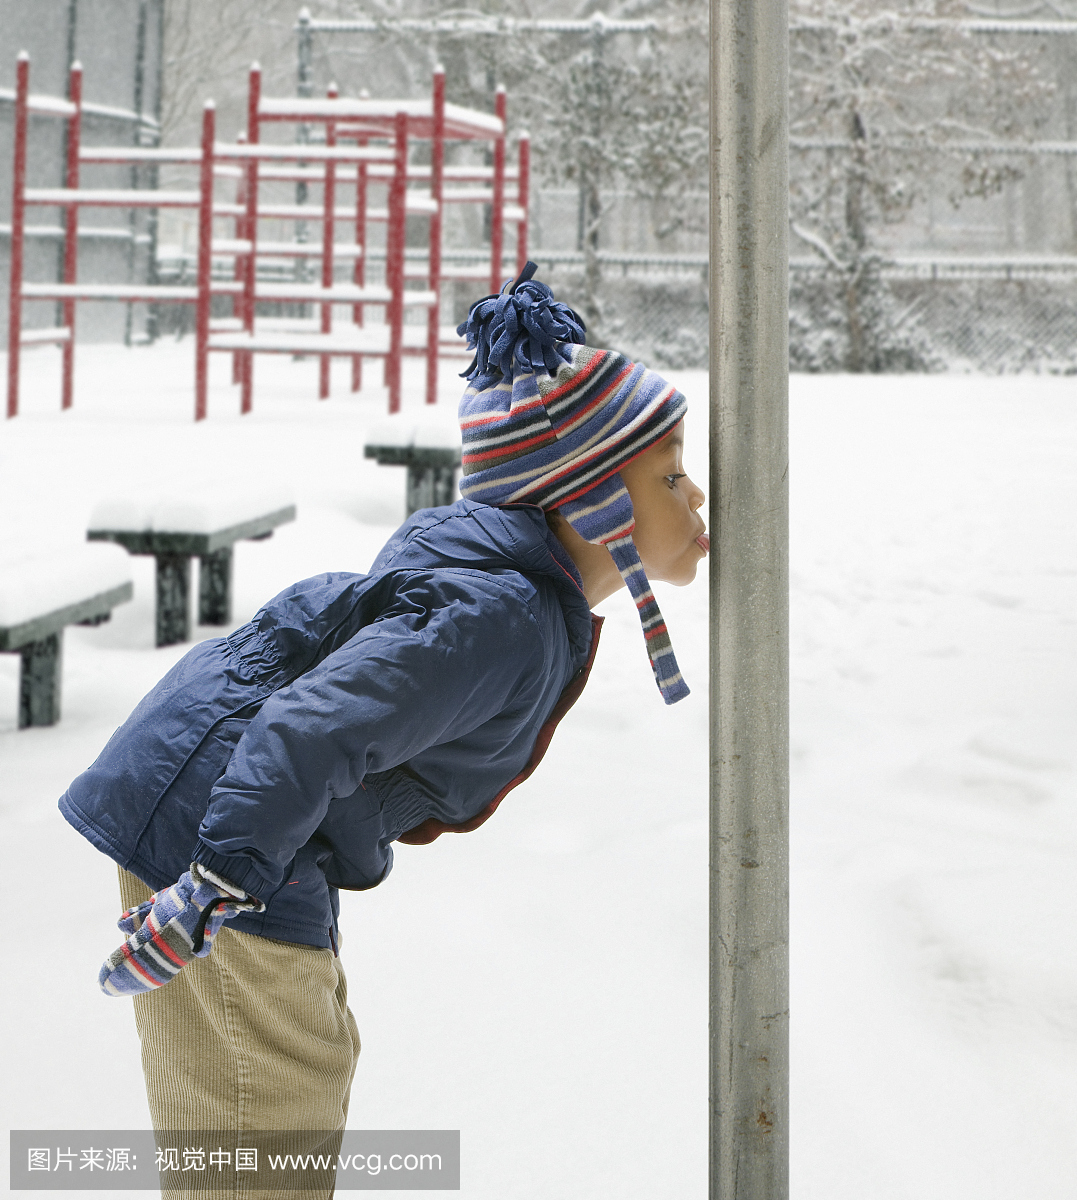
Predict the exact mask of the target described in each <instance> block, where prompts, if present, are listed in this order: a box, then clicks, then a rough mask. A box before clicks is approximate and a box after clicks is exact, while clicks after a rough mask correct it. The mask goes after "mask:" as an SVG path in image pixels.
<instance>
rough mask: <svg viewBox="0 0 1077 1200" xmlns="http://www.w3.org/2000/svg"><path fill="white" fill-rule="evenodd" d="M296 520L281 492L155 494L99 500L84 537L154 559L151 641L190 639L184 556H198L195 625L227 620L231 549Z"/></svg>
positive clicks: (187, 567)
mask: <svg viewBox="0 0 1077 1200" xmlns="http://www.w3.org/2000/svg"><path fill="white" fill-rule="evenodd" d="M294 520H295V505H294V504H293V503H292V502H291V500H290V498H289V497H287V496H284V495H282V494H280V493H265V492H263V493H258V494H250V493H248V494H243V493H239V492H226V491H221V492H218V493H215V494H213V495H212V496H208V497H205V498H197V499H191V498H189V497H184V496H171V495H160V496H152V497H142V498H139V499H130V498H117V499H108V500H103V501H101V502H100V503H98V505H97V506H96V507H95V508H94V510H93V513H92V515H91V517H90V528H89V530H88V531H87V533H86V536H87V538H88V539H89V540H90V541H105V542H116V543H118V544H119V545H120V546H123V547H124V549H126V550H127V551H128V553H130V554H152V555H153V556H154V558H155V559H156V560H157V572H156V574H157V588H156V590H157V610H156V612H157V615H156V644H157V645H158V646H171V645H173V644H175V643H176V642H185V641H187V639H188V638H189V637H190V616H189V605H188V594H189V591H190V560H191V558H192V557H195V556H197V557H198V559H199V563H200V568H199V576H198V622H199V624H200V625H227V624H228V623H229V621H231V619H232V547H233V546H234V545H235V543H236V542H238V541H241V540H251V541H257V540H260V539H261V538H267V537H270V536H271V535H272V533H273V530H274V529H275V528H276V527H277V526H278V525H283V524H285V523H286V522H287V521H294Z"/></svg>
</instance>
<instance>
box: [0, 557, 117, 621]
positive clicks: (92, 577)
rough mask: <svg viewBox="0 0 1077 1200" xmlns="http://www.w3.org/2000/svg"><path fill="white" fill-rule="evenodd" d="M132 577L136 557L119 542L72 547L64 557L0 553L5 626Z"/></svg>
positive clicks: (1, 617)
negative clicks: (4, 554) (133, 557)
mask: <svg viewBox="0 0 1077 1200" xmlns="http://www.w3.org/2000/svg"><path fill="white" fill-rule="evenodd" d="M130 582H131V559H130V556H129V555H128V553H127V551H126V550H123V549H121V548H120V547H119V546H107V545H101V546H78V545H76V546H73V547H71V548H70V549H69V550H67V551H66V553H64V554H63V556H62V557H56V556H52V557H47V558H46V557H41V556H39V555H33V554H24V555H23V556H21V557H18V558H10V559H8V558H0V625H6V626H8V627H10V626H13V625H21V624H22V623H23V622H24V621H29V620H32V619H33V618H35V617H43V616H46V615H48V614H49V613H54V612H57V611H58V610H59V609H61V608H67V607H68V606H69V605H71V604H78V603H79V602H80V601H82V600H90V599H92V598H93V597H94V596H100V595H101V594H102V593H103V592H108V591H111V590H112V589H113V588H116V587H121V586H122V585H123V584H125V583H130Z"/></svg>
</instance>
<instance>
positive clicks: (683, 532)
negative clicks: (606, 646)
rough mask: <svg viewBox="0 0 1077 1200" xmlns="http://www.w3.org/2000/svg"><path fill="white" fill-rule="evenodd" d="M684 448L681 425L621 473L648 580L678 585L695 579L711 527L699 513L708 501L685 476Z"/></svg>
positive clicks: (634, 535)
mask: <svg viewBox="0 0 1077 1200" xmlns="http://www.w3.org/2000/svg"><path fill="white" fill-rule="evenodd" d="M683 450H684V422H683V421H682V422H681V423H680V424H679V425H678V426H677V427H676V428H675V429H674V430H673V431H672V432H671V433H669V434H667V435H666V436H665V437H664V438H663V439H662V440H661V441H660V442H656V443H655V444H654V445H653V446H652V447H651V448H650V449H649V450H645V451H644V452H643V453H642V454H641V455H640V456H639V457H638V458H634V459H633V460H632V461H631V462H630V463H629V464H628V465H627V466H624V467H622V468H621V470H620V472H619V474H620V476H621V479H622V480H623V481H624V485H625V487H626V488H627V489H628V494H629V495H630V496H631V497H632V511H633V512H634V514H635V517H636V528H635V530H634V531H633V534H632V540H633V541H634V542H635V543H636V549H637V550H638V551H639V556H640V560H641V561H642V563H643V569H644V570H645V571H646V572H647V578H648V579H650V580H652V581H653V580H655V579H661V580H664V581H665V582H666V583H675V584H677V585H678V586H683V585H684V584H686V583H691V582H692V580H693V579H695V577H696V567H698V566H699V563H700V560H701V559H703V558H706V556H707V548H708V545H709V543H708V541H707V538H706V536H705V534H704V532H703V531H704V530H705V529H706V523H705V522H704V520H703V518H702V517H701V516H700V515H699V512H698V510H699V509H700V508H701V507H702V505H703V501H704V499H705V497H704V495H703V492H702V491H701V490H700V489H699V488H698V487H696V485H695V484H694V483H693V482H692V481H691V480H690V479H689V478H688V476H687V475H686V474H685V473H684V467H683V466H682V465H681V455H682V452H683ZM701 538H702V540H700V539H701Z"/></svg>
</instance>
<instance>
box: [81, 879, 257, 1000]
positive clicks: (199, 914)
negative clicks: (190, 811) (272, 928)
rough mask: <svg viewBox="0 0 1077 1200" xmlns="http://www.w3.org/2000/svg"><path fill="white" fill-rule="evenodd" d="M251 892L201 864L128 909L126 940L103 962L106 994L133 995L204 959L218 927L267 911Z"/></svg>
mask: <svg viewBox="0 0 1077 1200" xmlns="http://www.w3.org/2000/svg"><path fill="white" fill-rule="evenodd" d="M264 911H265V905H264V904H263V903H262V902H261V900H256V899H255V898H254V897H253V896H249V895H247V893H246V892H245V891H243V889H242V888H238V887H236V886H235V885H234V884H231V883H229V882H228V881H227V880H226V879H222V878H221V877H220V876H219V875H215V874H214V873H213V872H212V871H209V870H207V869H206V868H205V867H202V866H199V864H198V863H191V869H190V870H189V871H187V872H185V873H184V874H183V875H182V876H181V877H180V879H179V881H178V882H177V883H174V884H173V885H172V886H171V887H170V888H166V889H165V890H163V891H160V892H155V893H154V894H153V895H152V896H151V897H150V898H149V900H146V901H144V902H143V903H142V904H140V905H138V906H137V908H129V909H128V910H127V911H126V912H125V913H124V914H123V916H122V917H120V920H119V927H120V929H121V930H123V932H124V933H126V934H128V935H129V936H128V938H127V940H126V941H125V942H124V943H123V945H122V946H120V947H119V949H117V950H114V951H113V952H112V954H110V955H109V956H108V958H107V959H106V960H105V964H104V966H103V967H102V968H101V973H100V975H99V976H98V978H97V981H98V983H99V984H100V985H101V990H102V991H103V992H104V993H105V995H106V996H135V995H137V994H138V993H139V992H151V991H153V989H154V988H159V987H163V986H164V985H165V984H166V983H168V982H169V981H170V980H172V979H173V978H175V976H176V975H178V974H179V972H180V970H181V969H182V968H183V967H185V966H186V965H187V964H188V963H189V962H190V961H191V959H192V958H205V956H206V955H207V954H208V953H209V952H210V950H212V949H213V939H214V938H215V937H216V936H217V931H218V930H219V929H220V928H221V926H222V925H223V924H224V922H225V921H226V920H227V919H228V918H229V917H234V916H235V915H236V914H237V913H240V912H264Z"/></svg>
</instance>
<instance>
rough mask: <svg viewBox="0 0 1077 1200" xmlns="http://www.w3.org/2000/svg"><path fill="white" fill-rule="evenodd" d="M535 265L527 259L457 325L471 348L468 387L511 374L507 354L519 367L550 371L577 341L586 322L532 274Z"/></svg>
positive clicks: (566, 357) (579, 342) (566, 359)
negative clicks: (500, 286) (515, 272)
mask: <svg viewBox="0 0 1077 1200" xmlns="http://www.w3.org/2000/svg"><path fill="white" fill-rule="evenodd" d="M537 270H538V267H536V266H535V264H534V263H533V262H529V263H528V264H527V266H526V267H524V269H523V270H522V271H521V272H520V274H519V275H518V276H517V277H516V278H515V279H510V280H507V281H506V283H505V286H504V287H503V288H502V289H501V292H500V294H499V295H496V296H486V297H484V298H483V299H482V300H477V301H476V302H475V303H474V304H473V305H472V306H471V309H470V310H469V312H468V315H467V320H466V321H464V322H462V324H460V325H458V326H457V329H456V332H457V333H458V334H459V335H460V336H461V337H466V338H467V345H468V349H469V350H474V351H475V357H474V359H472V362H471V365H470V366H469V367H468V369H467V370H466V371H464V372H463V378H464V379H468V380H470V381H471V384H472V386H473V387H480V388H481V387H487V386H489V385H490V384H491V383H496V382H497V381H498V380H499V379H502V378H505V379H511V378H512V373H513V367H512V363H513V359H515V360H516V362H517V363H519V365H520V366H521V367H522V368H523V369H524V370H525V371H538V372H542V373H544V374H547V375H553V374H554V373H555V372H556V371H557V368H558V367H559V366H560V365H561V363H562V362H569V361H570V358H569V352H568V349H567V346H568V345H572V344H575V345H582V344H583V341H584V337H585V335H586V333H587V327H586V326H585V325H584V323H583V319H582V317H580V315H579V314H578V313H576V312H573V310H572V309H571V308H569V306H568V305H567V304H561V303H559V302H558V301H556V300H555V299H554V298H553V291H552V290H551V289H550V288H549V287H547V286H546V284H544V283H539V282H538V280H533V279H532V276H533V275H534V274H535V272H536V271H537Z"/></svg>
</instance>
